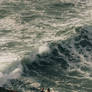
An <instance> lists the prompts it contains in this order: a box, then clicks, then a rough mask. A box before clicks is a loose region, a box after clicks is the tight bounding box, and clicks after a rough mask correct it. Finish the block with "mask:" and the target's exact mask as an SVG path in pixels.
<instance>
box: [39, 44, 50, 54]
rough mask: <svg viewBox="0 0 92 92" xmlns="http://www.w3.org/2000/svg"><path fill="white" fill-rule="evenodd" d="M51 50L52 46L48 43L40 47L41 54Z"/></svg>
mask: <svg viewBox="0 0 92 92" xmlns="http://www.w3.org/2000/svg"><path fill="white" fill-rule="evenodd" d="M49 52H50V48H49V47H48V45H43V46H40V47H39V51H38V53H39V54H43V53H49Z"/></svg>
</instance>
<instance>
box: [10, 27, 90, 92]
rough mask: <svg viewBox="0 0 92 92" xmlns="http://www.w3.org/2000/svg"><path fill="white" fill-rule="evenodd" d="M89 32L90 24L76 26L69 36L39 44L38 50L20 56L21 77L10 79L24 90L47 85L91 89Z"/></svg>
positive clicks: (55, 87) (62, 88) (87, 90)
mask: <svg viewBox="0 0 92 92" xmlns="http://www.w3.org/2000/svg"><path fill="white" fill-rule="evenodd" d="M91 35H92V27H91V26H88V27H78V28H76V35H74V36H72V37H71V38H69V39H67V40H63V41H61V40H60V41H57V42H52V43H50V44H48V45H45V46H43V47H42V46H41V47H40V49H39V50H41V51H39V50H38V51H39V52H40V53H39V52H38V53H31V54H30V55H29V56H27V57H25V58H23V59H22V61H21V64H22V66H23V74H22V77H23V78H22V79H21V80H15V81H14V80H12V81H11V83H14V84H17V85H20V87H19V89H24V90H26V91H27V90H34V91H35V92H36V91H38V90H39V89H40V88H41V87H46V88H47V87H50V88H53V89H54V90H55V91H56V90H57V91H59V92H60V91H61V90H62V91H69V92H70V91H72V92H74V91H77V92H78V91H80V92H82V91H84V92H91V91H92V89H91V84H92V78H91V77H92V67H91V65H92V36H91ZM41 48H42V49H41ZM43 49H44V50H43ZM24 80H25V81H24ZM19 81H21V82H19ZM80 82H81V83H80ZM26 85H27V86H26ZM13 86H14V85H13Z"/></svg>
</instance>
